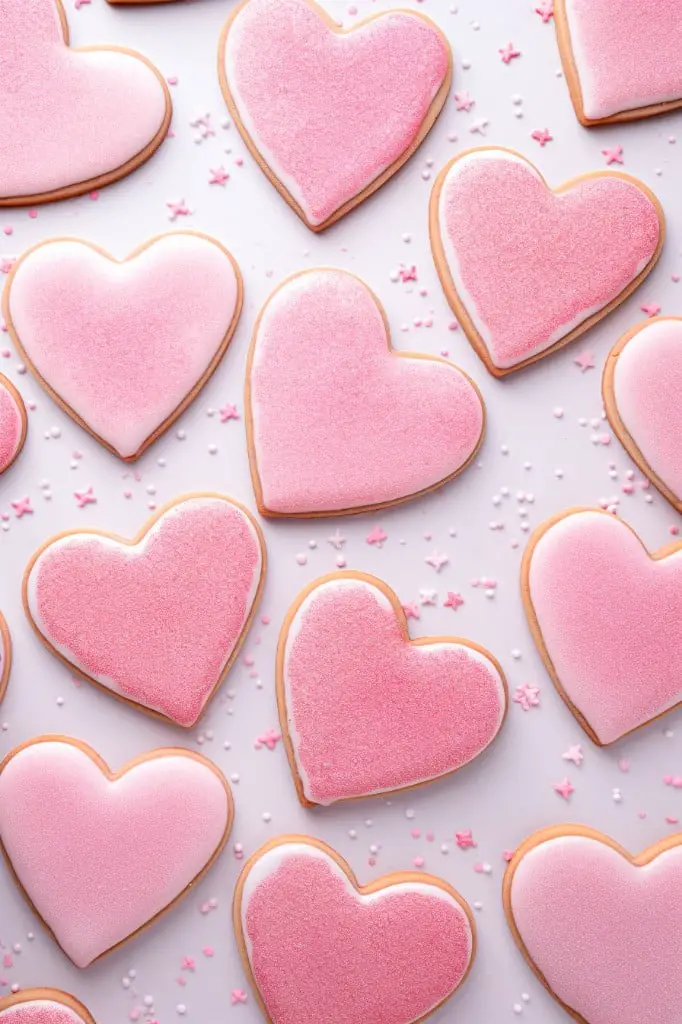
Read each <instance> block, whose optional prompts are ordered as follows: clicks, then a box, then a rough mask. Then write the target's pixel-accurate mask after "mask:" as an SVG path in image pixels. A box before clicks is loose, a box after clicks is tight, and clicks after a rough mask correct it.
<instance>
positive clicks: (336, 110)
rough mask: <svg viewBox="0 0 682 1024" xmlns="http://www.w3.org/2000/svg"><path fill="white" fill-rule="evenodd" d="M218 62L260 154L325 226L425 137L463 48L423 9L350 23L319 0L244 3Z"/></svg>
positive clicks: (288, 194) (228, 96) (305, 214)
mask: <svg viewBox="0 0 682 1024" xmlns="http://www.w3.org/2000/svg"><path fill="white" fill-rule="evenodd" d="M218 70H219V75H220V85H221V88H222V90H223V95H224V97H225V101H226V103H227V105H228V108H229V110H230V113H231V115H232V117H233V118H234V121H235V124H236V125H237V127H238V128H239V131H240V132H241V134H242V135H243V137H244V141H245V142H246V144H247V146H248V147H249V149H250V151H251V153H252V155H253V156H254V157H255V159H256V160H257V161H258V163H259V164H260V166H261V168H262V170H263V171H264V172H265V174H267V176H268V178H269V179H270V181H272V183H273V184H274V185H275V187H276V188H277V190H278V191H279V192H280V193H281V195H282V196H283V197H284V199H286V201H287V202H288V203H289V205H290V206H291V207H292V208H293V210H294V211H295V212H296V213H297V214H298V216H299V217H300V218H301V220H303V222H304V223H305V224H307V226H308V227H309V228H311V229H312V230H313V231H322V230H323V229H324V228H326V227H328V226H329V225H330V224H333V223H334V221H336V220H338V219H339V217H342V216H344V214H346V213H348V212H349V211H350V210H352V209H353V207H355V206H357V205H358V203H361V202H362V200H363V199H366V198H367V196H369V195H371V194H372V193H373V192H375V191H376V190H377V189H378V188H380V186H381V185H383V184H384V183H385V182H386V181H388V179H389V178H390V177H392V176H393V175H394V174H395V172H396V171H397V170H398V169H399V168H400V167H402V165H403V164H404V163H405V161H406V160H408V159H409V158H410V157H411V156H412V154H413V153H414V152H415V150H416V149H417V148H418V146H419V145H420V144H421V142H422V140H423V139H424V138H425V137H426V135H427V134H428V132H429V131H430V129H431V127H432V125H433V123H434V121H435V120H436V118H437V117H438V114H439V113H440V111H441V108H442V106H443V104H444V103H445V100H446V98H447V94H448V90H449V88H450V81H451V79H452V55H451V52H450V46H449V43H448V41H447V39H446V38H445V36H444V35H443V33H442V32H441V31H440V29H438V28H437V26H436V25H435V24H434V23H433V22H432V21H431V20H430V19H429V18H426V17H424V16H423V15H421V14H417V13H416V12H413V11H404V10H398V11H385V12H383V13H381V14H375V15H373V16H372V17H371V18H368V19H366V20H365V21H363V22H360V23H359V24H357V25H354V26H353V27H352V28H350V29H348V30H341V29H340V28H339V26H338V24H337V23H336V22H335V21H333V19H332V18H331V17H330V16H329V14H327V13H326V11H324V10H323V9H322V8H321V7H320V6H319V5H318V4H316V3H314V2H313V0H242V3H239V4H237V6H236V7H235V9H234V11H233V12H232V14H231V15H230V17H229V18H228V21H227V24H226V25H225V28H224V29H223V32H222V35H221V38H220V46H219V52H218Z"/></svg>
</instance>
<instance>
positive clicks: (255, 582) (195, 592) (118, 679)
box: [24, 494, 265, 728]
mask: <svg viewBox="0 0 682 1024" xmlns="http://www.w3.org/2000/svg"><path fill="white" fill-rule="evenodd" d="M264 574H265V544H264V541H263V537H262V534H261V532H260V529H259V527H258V525H257V523H256V521H255V520H254V519H253V517H252V516H251V514H250V513H249V512H248V511H247V510H246V509H245V508H244V507H243V506H242V505H240V504H239V503H238V502H236V501H233V499H231V498H226V497H224V496H222V495H220V494H190V495H186V496H185V497H182V498H177V499H176V500H175V501H173V502H170V504H168V505H166V506H165V507H164V508H162V509H161V511H160V512H157V513H156V515H155V516H153V517H152V519H150V520H149V521H148V522H147V524H146V525H145V527H144V528H143V529H142V531H141V532H140V533H139V534H138V535H137V537H135V538H133V540H131V541H129V540H125V539H123V538H121V537H117V536H116V535H115V534H110V533H102V532H100V531H97V530H81V531H77V530H74V531H72V532H70V533H62V534H58V535H57V536H56V537H53V538H52V539H51V540H49V541H47V542H46V543H45V544H43V546H42V547H41V548H39V549H38V551H37V552H36V553H35V555H34V556H33V558H32V559H31V561H30V562H29V564H28V567H27V569H26V573H25V575H24V607H25V609H26V614H27V615H28V617H29V619H30V621H31V624H32V625H33V628H34V629H35V631H36V633H37V634H38V636H39V637H40V639H41V640H42V641H43V642H44V643H45V644H46V646H47V647H48V649H49V650H51V651H52V653H53V654H56V655H57V657H59V658H61V659H62V660H63V661H65V662H66V663H67V664H68V665H72V666H73V667H74V668H76V669H77V670H78V672H80V674H81V675H83V676H84V677H85V678H86V679H89V680H90V682H93V683H97V684H98V685H99V686H101V687H103V688H104V689H105V690H107V691H108V692H110V693H113V694H114V696H116V697H119V698H121V699H122V700H125V701H127V702H128V703H130V704H133V705H135V706H137V707H141V708H143V709H145V710H147V711H152V712H154V713H156V714H157V715H160V716H161V717H162V718H166V719H169V720H170V721H172V722H175V723H176V724H177V725H181V726H184V727H185V728H190V727H191V726H193V725H194V724H195V722H196V721H197V719H198V718H199V716H200V715H201V713H202V711H203V709H204V707H205V706H206V704H207V703H208V701H209V700H210V699H211V697H212V696H213V694H214V693H215V691H216V689H217V688H218V686H219V685H220V683H221V682H222V680H223V678H224V677H225V675H226V673H227V671H228V669H229V667H230V665H231V664H232V662H233V661H234V658H235V657H236V655H237V652H238V651H239V648H240V646H241V643H242V641H243V638H244V635H245V633H246V630H247V629H248V627H249V624H250V622H251V618H252V616H253V613H254V611H255V608H256V605H257V603H258V599H259V597H260V591H261V588H262V583H263V578H264Z"/></svg>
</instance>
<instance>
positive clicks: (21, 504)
mask: <svg viewBox="0 0 682 1024" xmlns="http://www.w3.org/2000/svg"><path fill="white" fill-rule="evenodd" d="M11 505H12V508H13V509H14V514H15V516H16V517H17V519H21V517H22V516H25V515H28V514H31V513H32V512H33V509H32V508H31V499H30V498H19V500H18V501H13V502H12V503H11Z"/></svg>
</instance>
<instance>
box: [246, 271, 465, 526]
mask: <svg viewBox="0 0 682 1024" xmlns="http://www.w3.org/2000/svg"><path fill="white" fill-rule="evenodd" d="M254 345H255V347H254V354H253V367H252V371H251V406H252V415H253V434H254V437H253V443H254V450H255V457H256V464H257V468H258V473H259V476H260V484H261V487H262V499H263V504H264V506H265V507H266V508H267V509H269V510H270V511H273V512H280V513H285V514H286V513H306V512H319V511H331V510H339V509H353V508H355V509H357V508H361V507H363V506H367V505H373V504H380V503H382V502H390V501H399V500H400V499H402V498H405V497H407V496H409V495H411V494H414V493H416V492H418V491H420V490H422V489H424V488H428V487H433V486H435V485H436V484H438V483H440V482H442V481H443V480H444V479H446V478H447V477H448V476H450V475H451V474H453V473H455V472H457V471H458V470H459V469H461V468H462V467H463V466H464V464H465V463H466V462H467V460H468V459H469V458H470V457H471V455H472V453H473V452H474V451H475V449H476V446H477V445H478V442H479V440H480V437H481V433H482V430H483V407H482V403H481V399H480V398H479V396H478V394H477V392H476V390H475V389H474V387H473V386H472V384H471V382H470V381H469V380H468V379H467V378H466V377H465V376H464V374H463V373H462V372H461V371H460V370H459V369H458V368H457V367H455V366H453V365H452V364H450V363H445V362H443V361H434V360H427V359H406V358H402V357H401V358H398V357H396V356H395V355H391V354H389V351H388V348H387V335H386V325H385V323H384V320H383V318H382V315H381V311H380V310H379V309H378V307H377V304H376V301H375V299H374V297H373V295H372V293H371V292H370V291H369V289H368V288H367V287H366V286H365V285H364V284H363V283H362V282H361V281H359V280H358V279H357V278H355V277H353V276H352V275H350V274H347V273H345V272H344V271H341V270H312V271H309V272H307V273H305V274H301V275H298V276H297V277H295V278H292V279H291V280H289V281H288V282H286V283H285V284H284V285H283V286H282V287H281V288H280V289H278V290H277V291H276V292H275V293H274V295H273V296H272V297H271V298H270V300H269V302H268V303H267V305H266V307H265V309H264V311H263V313H262V315H261V319H260V322H259V325H258V328H257V332H256V335H255V343H254Z"/></svg>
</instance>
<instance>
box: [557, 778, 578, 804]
mask: <svg viewBox="0 0 682 1024" xmlns="http://www.w3.org/2000/svg"><path fill="white" fill-rule="evenodd" d="M553 789H554V792H555V793H558V794H559V796H562V797H563V798H564V800H569V799H570V796H571V793H575V786H573V785H571V783H570V782H569V780H568V779H564V780H563V782H555V783H554V786H553Z"/></svg>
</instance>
